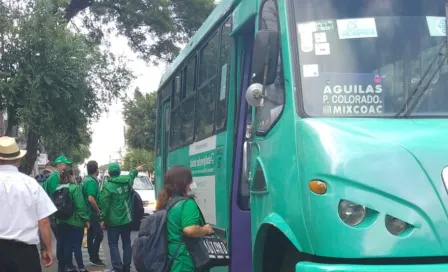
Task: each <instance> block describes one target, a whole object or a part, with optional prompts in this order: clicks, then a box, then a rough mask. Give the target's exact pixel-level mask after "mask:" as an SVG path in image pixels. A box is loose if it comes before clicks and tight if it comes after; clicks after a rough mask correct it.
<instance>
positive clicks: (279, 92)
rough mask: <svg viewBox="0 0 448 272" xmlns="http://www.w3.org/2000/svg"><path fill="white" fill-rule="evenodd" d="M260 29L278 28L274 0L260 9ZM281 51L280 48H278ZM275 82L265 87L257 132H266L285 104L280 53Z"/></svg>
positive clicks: (267, 2) (265, 3) (266, 2)
mask: <svg viewBox="0 0 448 272" xmlns="http://www.w3.org/2000/svg"><path fill="white" fill-rule="evenodd" d="M259 27H260V29H271V30H279V24H278V11H277V6H276V4H275V1H273V0H267V1H265V2H264V3H263V8H262V10H261V20H260V26H259ZM280 51H281V49H280ZM277 67H278V68H277V69H278V70H277V77H276V79H275V83H274V84H271V85H269V86H267V87H266V90H265V95H266V99H265V100H264V101H265V102H264V106H263V107H261V108H260V109H257V110H261V123H260V125H259V127H258V132H261V133H267V132H268V131H269V130H270V129H271V128H272V126H273V125H274V124H275V122H276V121H277V120H278V119H279V117H280V114H281V112H282V111H283V105H284V104H285V78H284V74H283V63H282V54H281V53H280V54H279V58H278V66H277Z"/></svg>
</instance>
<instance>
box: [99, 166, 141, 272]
mask: <svg viewBox="0 0 448 272" xmlns="http://www.w3.org/2000/svg"><path fill="white" fill-rule="evenodd" d="M108 171H109V175H110V178H109V179H108V181H107V183H105V184H104V186H103V189H102V190H101V194H100V211H101V212H100V221H101V227H102V228H103V229H104V228H105V226H107V241H108V244H109V250H110V260H111V263H112V267H113V271H119V272H130V270H131V262H132V247H131V230H132V228H131V223H132V185H133V184H134V179H135V178H136V177H137V174H138V172H140V171H143V165H142V166H139V167H137V168H136V169H134V170H132V171H131V172H130V173H129V175H127V176H120V172H121V170H120V166H119V165H118V163H116V162H113V163H110V164H109V167H108ZM120 236H121V242H122V244H123V261H121V258H120V251H119V250H118V240H119V238H120Z"/></svg>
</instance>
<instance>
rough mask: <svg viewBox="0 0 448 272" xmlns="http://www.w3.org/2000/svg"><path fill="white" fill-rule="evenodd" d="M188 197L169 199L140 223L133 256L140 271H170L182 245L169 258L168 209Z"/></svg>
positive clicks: (133, 247) (136, 267)
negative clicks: (162, 206)
mask: <svg viewBox="0 0 448 272" xmlns="http://www.w3.org/2000/svg"><path fill="white" fill-rule="evenodd" d="M187 199H189V198H188V197H179V198H176V199H172V200H170V201H168V203H167V204H166V206H165V208H164V209H162V210H158V211H156V212H155V213H153V214H151V215H149V216H148V217H145V218H144V219H143V221H142V223H141V225H140V230H139V232H138V237H137V239H135V241H134V245H133V246H132V258H133V261H134V266H135V269H136V270H137V271H138V272H169V271H170V268H171V265H172V263H173V261H174V259H176V256H177V253H178V252H179V249H180V246H181V245H182V243H180V244H179V246H178V247H177V249H176V251H175V253H174V256H173V257H172V258H171V259H169V258H168V230H167V226H166V222H167V216H168V211H169V210H170V209H171V208H172V207H174V206H175V205H176V204H177V203H178V202H179V201H182V200H187ZM184 203H185V202H184Z"/></svg>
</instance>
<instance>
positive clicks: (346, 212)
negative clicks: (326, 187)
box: [338, 200, 366, 227]
mask: <svg viewBox="0 0 448 272" xmlns="http://www.w3.org/2000/svg"><path fill="white" fill-rule="evenodd" d="M338 214H339V218H341V220H342V221H343V222H344V223H345V224H347V225H349V226H352V227H353V226H356V225H358V224H359V223H361V222H362V221H363V220H364V218H366V207H364V206H362V205H359V204H356V203H353V202H350V201H347V200H341V201H340V202H339V206H338Z"/></svg>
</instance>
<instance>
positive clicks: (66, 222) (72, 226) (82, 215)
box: [53, 169, 90, 272]
mask: <svg viewBox="0 0 448 272" xmlns="http://www.w3.org/2000/svg"><path fill="white" fill-rule="evenodd" d="M53 201H54V203H55V206H56V208H57V209H58V211H57V212H56V213H55V216H56V218H57V229H58V231H57V233H58V237H57V251H58V252H57V254H56V255H57V258H58V264H59V265H58V272H59V271H68V272H71V271H79V272H87V270H86V269H85V267H84V263H83V257H82V251H81V246H82V239H83V237H84V227H87V228H89V227H90V224H89V213H88V211H89V209H88V207H87V204H86V202H85V200H84V196H83V193H82V189H81V187H79V185H77V184H74V183H72V175H71V172H70V170H68V169H67V170H64V171H63V172H62V173H61V176H60V180H59V185H58V187H57V188H56V191H55V193H54V198H53ZM60 251H62V252H60ZM73 253H74V254H75V259H76V263H77V264H78V270H76V268H75V267H74V265H73V262H72V260H73Z"/></svg>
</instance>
